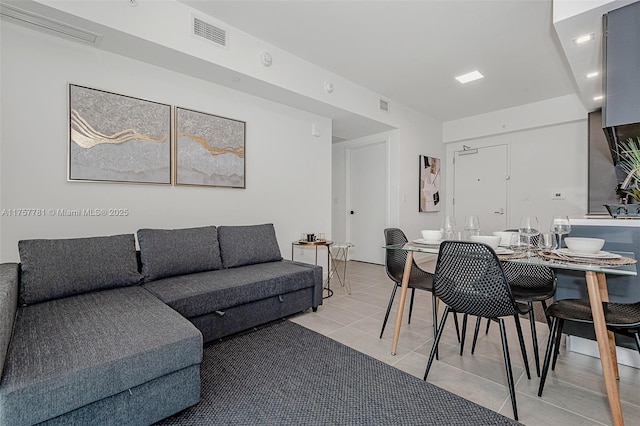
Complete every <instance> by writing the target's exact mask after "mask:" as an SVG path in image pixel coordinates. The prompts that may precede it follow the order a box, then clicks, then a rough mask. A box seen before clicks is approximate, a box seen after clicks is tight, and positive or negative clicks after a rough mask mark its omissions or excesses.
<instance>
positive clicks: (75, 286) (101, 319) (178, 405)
mask: <svg viewBox="0 0 640 426" xmlns="http://www.w3.org/2000/svg"><path fill="white" fill-rule="evenodd" d="M138 243H139V247H140V250H139V251H138V252H137V251H136V245H135V237H134V235H132V234H131V235H115V236H109V237H91V238H76V239H63V240H26V241H20V242H19V252H20V264H17V263H5V264H2V265H0V425H2V426H4V425H12V426H13V425H30V424H37V423H44V424H48V425H49V424H50V425H58V424H59V425H63V424H65V425H66V424H92V425H93V424H112V425H116V424H117V425H125V424H132V425H141V424H151V423H153V422H155V421H158V420H160V419H162V418H165V417H167V416H170V415H172V414H174V413H176V412H178V411H181V410H183V409H185V408H187V407H189V406H191V405H193V404H196V403H197V402H198V400H199V397H200V363H201V360H202V345H203V342H208V341H213V340H215V339H219V338H221V337H224V336H227V335H230V334H233V333H236V332H238V331H241V330H244V329H248V328H251V327H254V326H256V325H259V324H262V323H265V322H268V321H271V320H274V319H278V318H281V317H284V316H287V315H290V314H293V313H295V312H298V311H302V310H305V309H308V308H313V309H314V310H316V309H317V307H318V306H319V305H320V304H321V303H322V268H321V267H317V266H314V265H307V264H304V263H298V262H292V261H288V260H284V259H282V257H281V256H280V251H279V248H278V244H277V240H276V238H275V230H274V228H273V225H271V224H266V225H255V226H226V227H225V226H221V227H214V226H209V227H201V228H190V229H177V230H157V229H141V230H139V231H138Z"/></svg>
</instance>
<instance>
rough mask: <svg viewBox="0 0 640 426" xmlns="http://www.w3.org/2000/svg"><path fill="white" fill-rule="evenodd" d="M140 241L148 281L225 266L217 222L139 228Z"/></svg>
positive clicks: (143, 271)
mask: <svg viewBox="0 0 640 426" xmlns="http://www.w3.org/2000/svg"><path fill="white" fill-rule="evenodd" d="M138 243H139V244H140V260H141V262H142V274H143V275H144V279H145V281H153V280H157V279H160V278H166V277H173V276H176V275H184V274H193V273H196V272H202V271H212V270H215V269H222V260H221V259H220V246H219V245H218V232H217V230H216V227H215V226H203V227H200V228H186V229H140V230H139V231H138Z"/></svg>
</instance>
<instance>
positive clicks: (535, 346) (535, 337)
mask: <svg viewBox="0 0 640 426" xmlns="http://www.w3.org/2000/svg"><path fill="white" fill-rule="evenodd" d="M528 305H529V323H530V325H531V340H533V358H534V360H535V361H536V374H537V376H538V377H540V356H539V355H538V335H537V334H536V319H535V318H534V316H533V302H529V303H528Z"/></svg>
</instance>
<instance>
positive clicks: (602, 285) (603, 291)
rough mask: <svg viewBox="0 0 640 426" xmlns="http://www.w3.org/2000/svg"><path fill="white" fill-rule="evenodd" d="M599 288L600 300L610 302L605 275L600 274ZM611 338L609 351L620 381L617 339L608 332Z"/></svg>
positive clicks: (598, 274) (611, 332)
mask: <svg viewBox="0 0 640 426" xmlns="http://www.w3.org/2000/svg"><path fill="white" fill-rule="evenodd" d="M597 276H598V288H599V289H600V299H601V300H602V301H603V302H608V301H609V291H608V290H607V278H606V276H605V274H604V273H602V272H598V273H597ZM607 335H608V337H609V350H610V351H611V359H613V366H614V368H615V371H616V379H620V373H619V372H618V354H617V353H616V337H615V334H614V333H613V331H607Z"/></svg>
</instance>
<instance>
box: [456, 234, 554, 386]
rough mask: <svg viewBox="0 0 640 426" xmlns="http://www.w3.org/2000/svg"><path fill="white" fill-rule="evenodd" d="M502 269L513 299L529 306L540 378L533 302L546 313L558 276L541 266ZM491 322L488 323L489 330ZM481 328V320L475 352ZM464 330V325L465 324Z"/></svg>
mask: <svg viewBox="0 0 640 426" xmlns="http://www.w3.org/2000/svg"><path fill="white" fill-rule="evenodd" d="M505 232H518V230H517V229H506V230H505ZM531 244H533V245H537V244H538V236H534V237H533V238H532V241H531ZM502 269H503V270H504V274H505V276H506V277H507V281H508V282H509V285H510V286H511V294H513V298H514V299H515V300H516V301H517V302H520V303H526V304H527V305H528V306H529V324H530V327H531V340H532V341H533V357H534V359H535V363H536V374H537V376H538V377H540V355H539V350H538V335H537V333H536V322H535V318H534V314H533V302H540V303H541V304H542V308H543V309H544V311H545V312H546V310H547V300H549V299H551V298H552V297H553V296H554V295H555V294H556V276H555V274H554V272H553V269H551V268H548V267H546V266H541V265H525V264H520V263H513V262H502ZM490 324H491V321H488V322H487V329H486V330H485V332H488V331H489V325H490ZM547 324H548V325H549V328H551V320H550V319H549V317H548V316H547ZM479 327H480V319H479V318H478V319H477V320H476V329H475V332H474V335H473V345H472V349H471V351H472V352H473V350H474V348H475V345H476V340H477V338H478V329H479ZM462 328H463V329H464V328H465V327H464V324H463V327H462ZM463 339H464V331H463Z"/></svg>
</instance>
